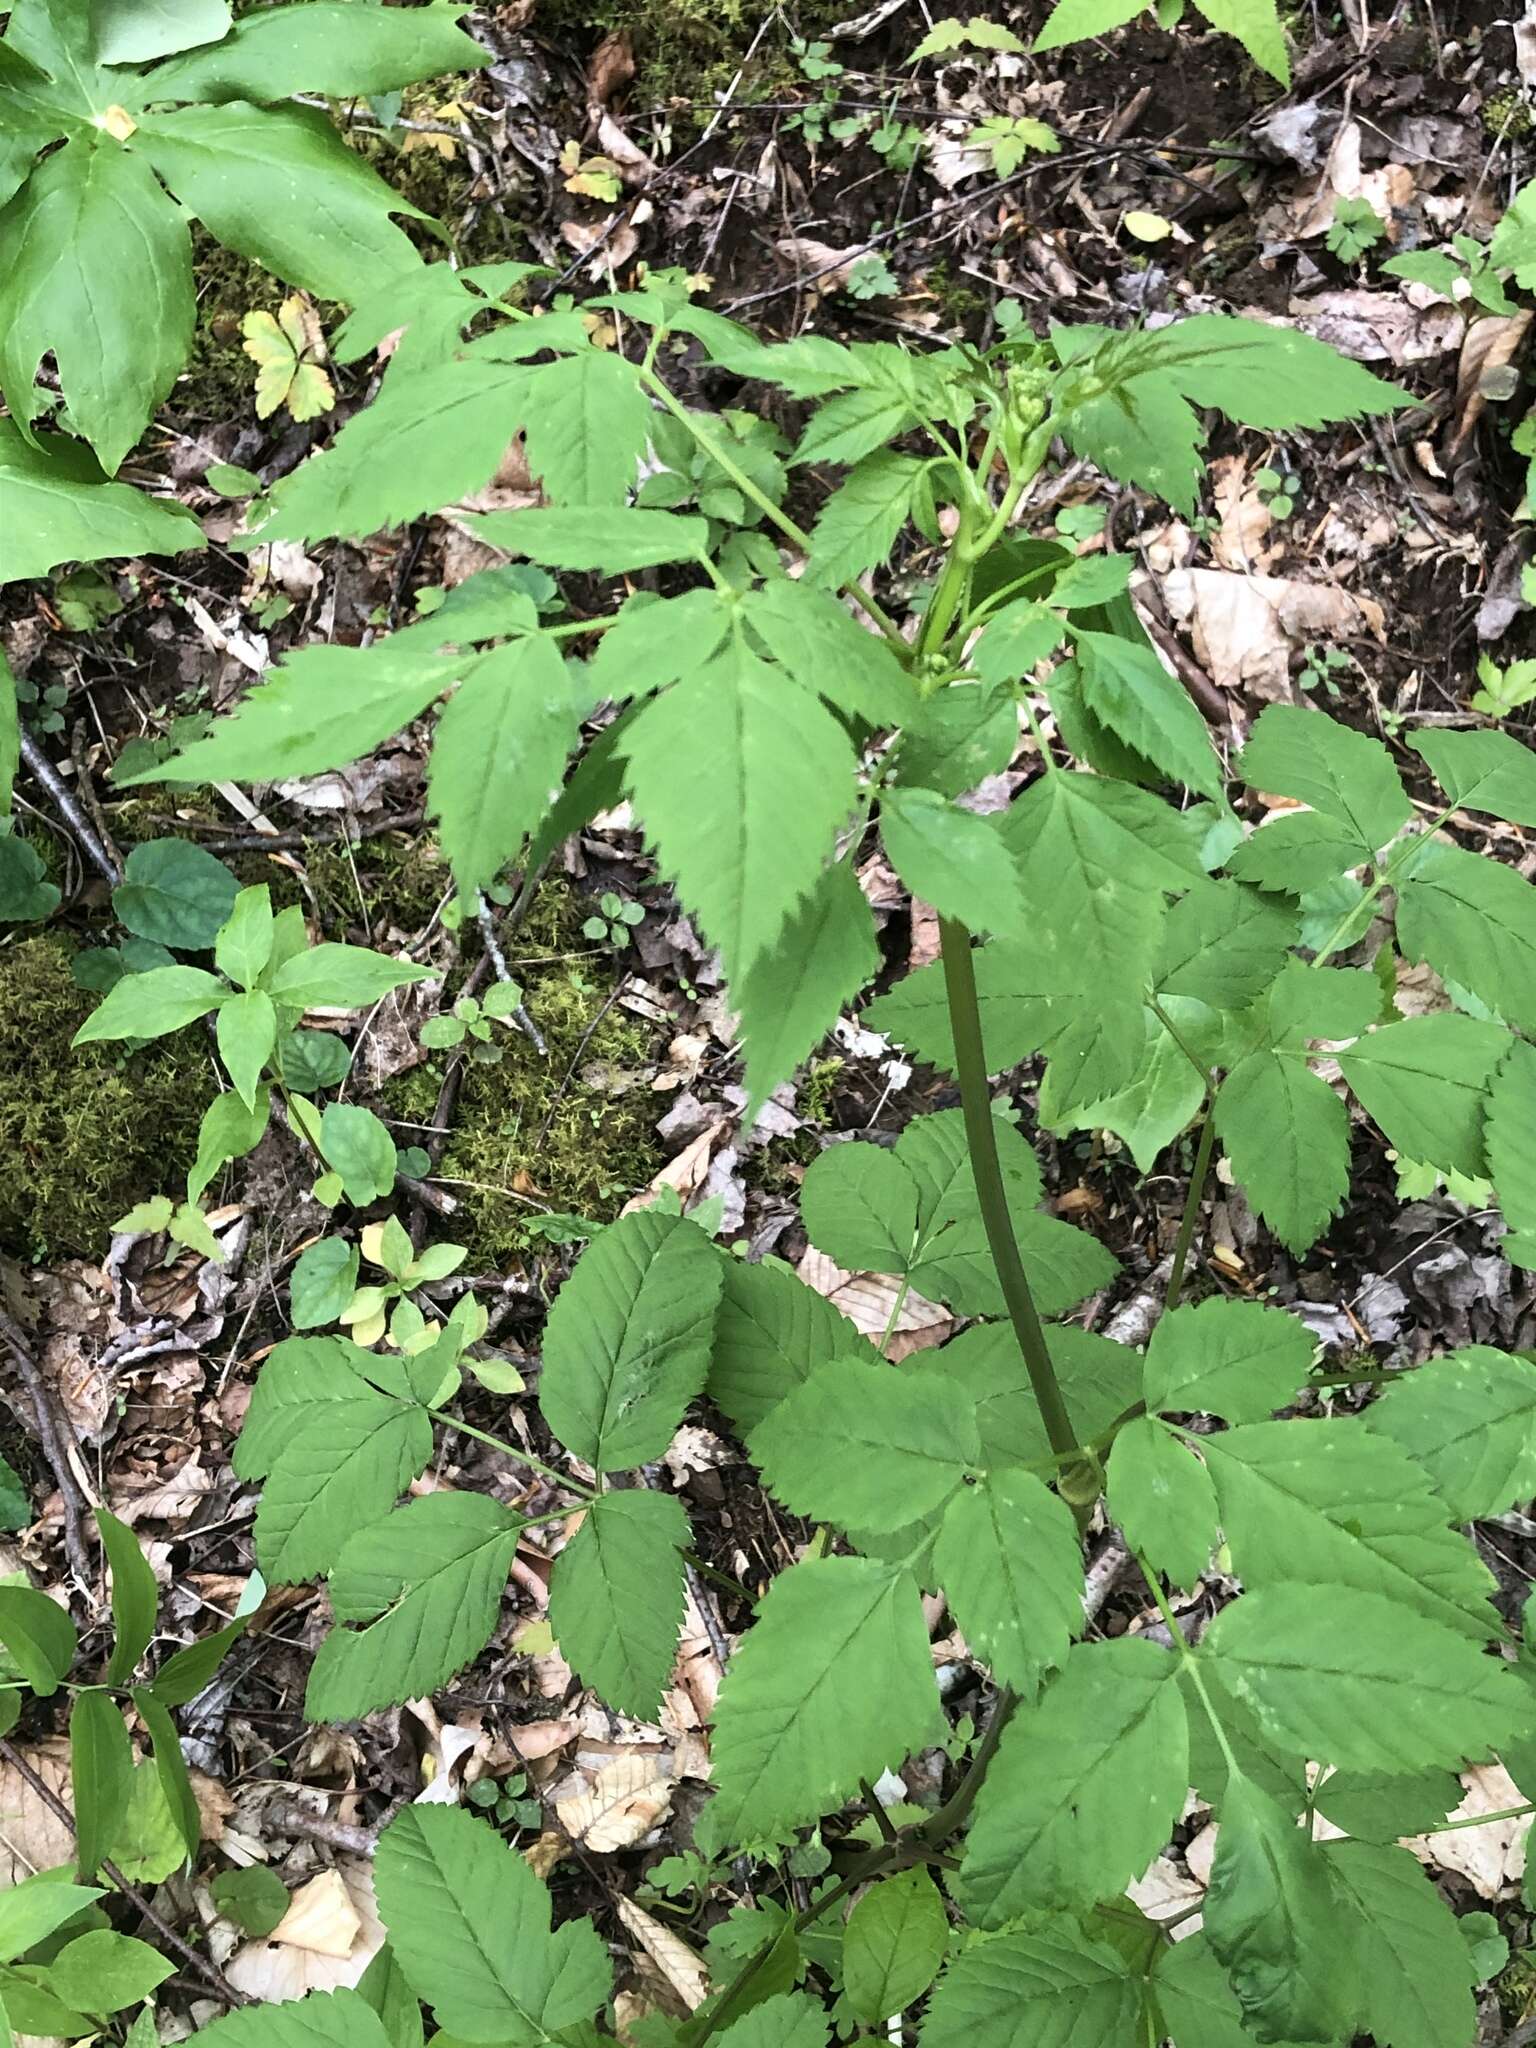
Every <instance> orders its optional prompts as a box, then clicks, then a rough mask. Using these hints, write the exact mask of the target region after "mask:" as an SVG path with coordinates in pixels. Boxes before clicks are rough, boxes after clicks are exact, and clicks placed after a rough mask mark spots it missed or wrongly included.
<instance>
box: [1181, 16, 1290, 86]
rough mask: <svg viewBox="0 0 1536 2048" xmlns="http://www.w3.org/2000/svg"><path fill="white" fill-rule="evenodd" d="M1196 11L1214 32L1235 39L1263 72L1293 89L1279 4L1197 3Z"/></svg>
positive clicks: (1288, 54)
mask: <svg viewBox="0 0 1536 2048" xmlns="http://www.w3.org/2000/svg"><path fill="white" fill-rule="evenodd" d="M1195 7H1196V9H1197V11H1198V12H1199V13H1201V14H1203V15H1204V16H1205V18H1206V20H1207V21H1208V22H1209V23H1210V24H1211V27H1212V28H1214V29H1219V30H1220V31H1221V33H1222V34H1223V35H1228V36H1235V37H1236V38H1237V40H1238V42H1240V43H1241V44H1242V46H1243V48H1244V49H1245V50H1246V51H1247V52H1248V54H1249V56H1250V57H1251V58H1252V59H1253V61H1254V63H1255V64H1257V65H1258V67H1259V69H1260V70H1261V71H1267V72H1268V73H1269V75H1270V77H1271V78H1276V79H1278V80H1279V81H1280V83H1281V85H1283V86H1286V87H1289V85H1290V82H1291V59H1290V53H1289V51H1288V50H1287V48H1286V43H1285V29H1284V27H1283V25H1282V23H1281V19H1280V9H1279V7H1278V5H1277V0H1195Z"/></svg>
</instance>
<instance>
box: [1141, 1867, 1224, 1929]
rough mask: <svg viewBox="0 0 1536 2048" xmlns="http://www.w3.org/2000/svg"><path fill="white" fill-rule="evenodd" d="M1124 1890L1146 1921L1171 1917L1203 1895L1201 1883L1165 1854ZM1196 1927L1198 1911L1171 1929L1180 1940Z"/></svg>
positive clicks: (1203, 1888)
mask: <svg viewBox="0 0 1536 2048" xmlns="http://www.w3.org/2000/svg"><path fill="white" fill-rule="evenodd" d="M1126 1890H1127V1892H1128V1893H1129V1895H1130V1897H1131V1898H1133V1899H1134V1900H1135V1901H1136V1904H1137V1905H1138V1906H1140V1908H1141V1910H1142V1911H1143V1913H1145V1914H1146V1916H1147V1918H1148V1919H1149V1920H1171V1919H1172V1918H1173V1916H1174V1915H1175V1914H1176V1913H1182V1912H1183V1911H1184V1909H1185V1907H1186V1906H1192V1905H1194V1904H1195V1902H1196V1900H1197V1899H1203V1898H1204V1897H1205V1887H1204V1885H1202V1884H1199V1883H1197V1882H1196V1881H1195V1879H1194V1878H1192V1877H1186V1876H1185V1874H1184V1872H1183V1871H1182V1870H1180V1868H1179V1866H1178V1865H1177V1864H1176V1863H1174V1862H1173V1861H1172V1860H1171V1859H1170V1858H1169V1857H1167V1856H1159V1857H1158V1858H1157V1860H1156V1861H1155V1862H1154V1863H1152V1864H1150V1865H1149V1866H1148V1868H1147V1870H1146V1871H1145V1872H1144V1873H1143V1875H1142V1876H1140V1877H1138V1878H1137V1880H1136V1882H1135V1883H1134V1884H1132V1885H1127V1886H1126ZM1199 1926H1200V1916H1199V1914H1198V1913H1191V1914H1190V1916H1189V1918H1188V1919H1187V1920H1181V1921H1180V1922H1179V1924H1178V1926H1177V1927H1175V1928H1174V1929H1173V1930H1172V1933H1173V1938H1174V1940H1175V1941H1182V1940H1183V1939H1184V1938H1185V1936H1186V1935H1190V1934H1194V1933H1195V1932H1196V1931H1197V1930H1198V1928H1199Z"/></svg>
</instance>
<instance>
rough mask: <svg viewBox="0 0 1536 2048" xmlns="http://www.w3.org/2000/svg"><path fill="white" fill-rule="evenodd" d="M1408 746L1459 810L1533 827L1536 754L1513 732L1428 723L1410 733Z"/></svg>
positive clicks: (1535, 793)
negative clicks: (1455, 728)
mask: <svg viewBox="0 0 1536 2048" xmlns="http://www.w3.org/2000/svg"><path fill="white" fill-rule="evenodd" d="M1408 744H1409V746H1410V747H1412V748H1413V750H1414V752H1415V753H1416V754H1422V755H1423V756H1424V759H1425V760H1426V761H1427V762H1428V763H1429V767H1430V771H1431V773H1432V774H1433V775H1434V778H1435V780H1436V781H1437V782H1438V783H1439V784H1440V787H1441V788H1442V789H1443V790H1444V791H1445V793H1446V795H1447V796H1448V797H1449V798H1450V799H1451V802H1452V803H1453V804H1455V805H1456V806H1457V808H1458V809H1459V810H1463V811H1483V812H1485V813H1486V814H1487V815H1488V816H1489V817H1491V818H1507V819H1508V820H1509V822H1510V823H1511V824H1512V825H1536V753H1533V752H1532V750H1531V749H1530V748H1529V747H1528V746H1526V745H1524V744H1523V742H1521V741H1520V740H1517V739H1516V738H1515V736H1514V735H1513V733H1507V732H1456V731H1452V730H1450V729H1449V728H1447V729H1445V730H1440V729H1438V728H1436V727H1433V726H1432V727H1430V728H1428V729H1427V730H1426V731H1424V732H1416V733H1412V734H1410V736H1409V740H1408Z"/></svg>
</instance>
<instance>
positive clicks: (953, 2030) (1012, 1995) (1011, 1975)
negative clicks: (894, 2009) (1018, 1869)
mask: <svg viewBox="0 0 1536 2048" xmlns="http://www.w3.org/2000/svg"><path fill="white" fill-rule="evenodd" d="M1140 2009H1141V1979H1140V1977H1139V1976H1133V1975H1132V1973H1131V1969H1130V1965H1129V1964H1128V1963H1127V1962H1126V1961H1125V1959H1124V1957H1123V1956H1120V1955H1118V1954H1117V1953H1116V1951H1115V1950H1114V1949H1112V1948H1110V1947H1109V1946H1108V1945H1107V1944H1106V1943H1104V1942H1098V1941H1091V1940H1090V1939H1089V1938H1088V1936H1087V1935H1086V1934H1084V1932H1083V1930H1082V1929H1081V1928H1080V1927H1079V1926H1078V1925H1077V1923H1076V1922H1075V1921H1073V1920H1055V1921H1051V1922H1048V1923H1047V1924H1046V1925H1044V1926H1042V1927H1038V1928H1035V1929H1027V1928H1019V1929H1016V1930H1015V1931H1013V1932H1012V1933H1008V1934H999V1935H997V1936H996V1937H995V1939H993V1940H991V1941H984V1942H977V1943H976V1944H975V1945H974V1946H973V1947H970V1948H967V1949H963V1950H962V1951H961V1953H960V1954H959V1955H958V1956H957V1957H956V1958H955V1960H954V1961H953V1962H952V1963H951V1964H950V1966H949V1968H948V1969H947V1970H946V1971H945V1972H944V1974H943V1976H942V1977H941V1978H940V1979H939V1983H938V1988H937V1989H936V1990H935V1992H934V1994H933V2000H932V2003H931V2004H930V2005H929V2008H928V2017H927V2018H926V2019H925V2020H924V2022H923V2031H922V2035H921V2042H922V2048H1131V2043H1132V2042H1134V2041H1135V2040H1136V2039H1137V2038H1138V2036H1137V2032H1136V2020H1137V2014H1138V2013H1139V2011H1140Z"/></svg>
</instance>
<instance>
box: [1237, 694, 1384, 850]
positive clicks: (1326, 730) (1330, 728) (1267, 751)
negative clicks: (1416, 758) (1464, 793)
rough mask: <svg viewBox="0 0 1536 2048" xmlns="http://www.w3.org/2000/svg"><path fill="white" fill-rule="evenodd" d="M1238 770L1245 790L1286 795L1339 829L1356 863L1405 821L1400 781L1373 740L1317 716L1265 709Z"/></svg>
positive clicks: (1291, 708)
mask: <svg viewBox="0 0 1536 2048" xmlns="http://www.w3.org/2000/svg"><path fill="white" fill-rule="evenodd" d="M1238 766H1239V768H1240V769H1241V771H1242V776H1243V780H1244V781H1245V782H1247V783H1250V784H1251V785H1252V786H1253V788H1255V789H1262V790H1267V791H1269V792H1271V793H1273V794H1275V795H1278V796H1293V797H1295V798H1297V799H1298V800H1299V801H1300V802H1301V803H1305V804H1310V805H1311V806H1312V808H1313V810H1315V811H1321V812H1322V814H1323V816H1324V817H1325V818H1331V819H1333V820H1335V821H1336V822H1337V823H1338V824H1339V825H1341V826H1343V827H1344V828H1345V829H1346V830H1347V831H1348V832H1349V833H1350V834H1351V836H1352V837H1353V839H1354V842H1355V844H1356V846H1357V847H1358V848H1359V849H1360V857H1361V859H1362V860H1363V859H1365V858H1367V857H1368V856H1370V855H1371V854H1373V853H1375V852H1376V850H1377V849H1378V848H1379V847H1382V846H1385V845H1386V843H1387V841H1388V840H1389V839H1391V838H1392V837H1394V835H1395V834H1396V833H1397V832H1398V831H1399V830H1400V829H1401V828H1402V827H1403V826H1404V825H1406V824H1407V822H1408V820H1409V819H1410V818H1411V817H1412V815H1413V806H1412V805H1411V804H1410V803H1409V801H1408V795H1407V792H1406V791H1405V790H1404V788H1403V784H1402V778H1401V777H1400V776H1399V774H1398V772H1397V770H1396V768H1394V767H1393V765H1392V756H1391V755H1390V754H1389V753H1388V752H1387V750H1386V748H1385V747H1384V746H1383V745H1382V743H1381V741H1380V740H1375V739H1372V738H1371V737H1370V736H1369V735H1368V734H1366V733H1360V732H1355V731H1354V730H1353V729H1352V728H1351V727H1349V726H1345V725H1340V724H1339V723H1338V721H1337V719H1333V718H1329V717H1328V716H1327V715H1326V713H1324V712H1321V711H1305V710H1302V709H1301V707H1300V706H1298V705H1292V704H1271V705H1269V706H1268V708H1267V709H1266V710H1265V711H1263V712H1262V713H1261V714H1260V716H1259V719H1258V722H1257V724H1256V725H1255V726H1254V728H1253V737H1252V738H1251V739H1250V740H1249V742H1248V745H1247V746H1246V747H1245V748H1244V749H1243V756H1242V760H1241V761H1240V762H1239V764H1238Z"/></svg>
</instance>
